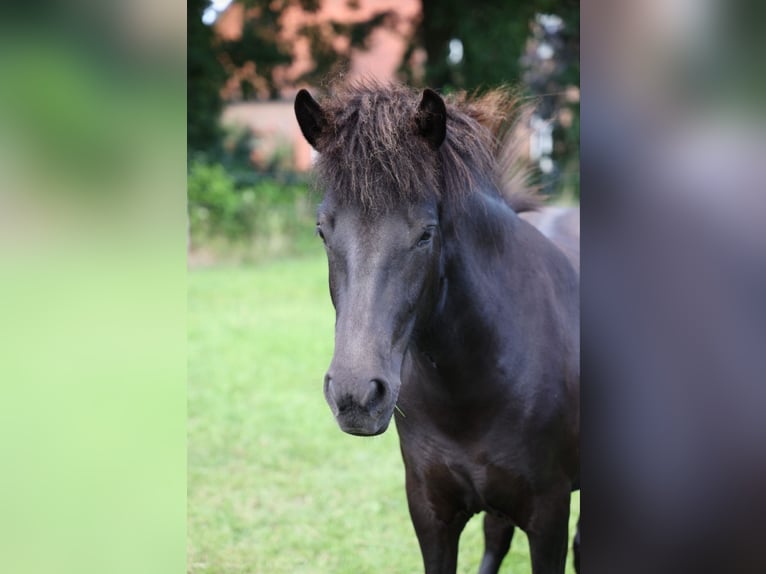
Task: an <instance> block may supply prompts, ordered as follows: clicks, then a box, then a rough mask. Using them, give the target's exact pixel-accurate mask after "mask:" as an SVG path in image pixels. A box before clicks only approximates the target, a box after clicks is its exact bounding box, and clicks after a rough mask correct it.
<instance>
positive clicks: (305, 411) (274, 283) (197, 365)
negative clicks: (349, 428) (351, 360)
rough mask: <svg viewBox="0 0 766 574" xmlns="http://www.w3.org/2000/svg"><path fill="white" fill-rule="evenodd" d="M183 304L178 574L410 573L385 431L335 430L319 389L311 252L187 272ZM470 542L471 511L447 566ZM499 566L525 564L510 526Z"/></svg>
mask: <svg viewBox="0 0 766 574" xmlns="http://www.w3.org/2000/svg"><path fill="white" fill-rule="evenodd" d="M188 307H189V311H188V333H189V335H188V338H189V346H188V355H189V384H188V570H189V572H194V573H238V574H240V573H243V572H258V573H277V574H278V573H286V574H287V573H290V574H292V573H304V572H305V573H317V574H335V573H347V574H363V573H375V574H379V573H417V572H422V565H421V558H420V551H419V549H418V545H417V541H416V539H415V533H414V531H413V529H412V526H411V524H410V519H409V515H408V513H407V505H406V500H405V494H404V470H403V467H402V462H401V458H400V455H399V445H398V440H397V436H396V431H395V430H394V426H393V425H392V426H391V430H389V431H388V432H386V433H385V434H383V435H382V436H379V437H374V438H357V437H352V436H349V435H346V434H344V433H342V432H341V431H340V430H339V429H338V428H337V426H336V424H335V422H334V420H333V418H332V415H331V414H330V410H329V408H328V407H327V405H326V403H325V402H324V397H323V396H322V376H323V375H324V372H325V369H326V368H327V365H328V364H329V361H330V358H331V355H332V341H333V317H334V315H333V310H332V305H331V303H330V298H329V295H328V293H327V270H326V263H325V260H324V256H323V255H319V256H312V257H308V258H305V259H294V260H286V261H279V262H275V263H269V264H264V265H262V266H259V267H255V268H229V269H205V270H195V271H190V272H189V302H188ZM573 510H574V512H575V515H573V516H572V519H571V528H573V526H574V523H575V521H576V513H577V512H578V511H579V495H576V496H575V498H574V501H573ZM571 531H572V532H573V530H571ZM482 547H483V543H482V540H481V519H480V517H478V516H476V517H474V518H473V520H472V521H471V522H470V523H469V524H468V526H467V527H466V530H465V532H464V533H463V537H462V538H461V545H460V564H459V568H458V571H459V572H461V573H462V572H466V573H467V572H475V571H476V570H477V569H478V564H479V561H480V558H481V552H482ZM567 568H568V572H571V571H572V569H571V557H570V559H568V565H567ZM502 571H503V572H517V573H527V572H529V571H530V568H529V559H528V552H527V543H526V539H525V537H524V535H523V533H520V532H519V533H518V534H517V535H516V538H515V540H514V543H513V546H512V548H511V552H510V553H509V555H508V557H507V558H506V560H505V562H504V568H503V570H502Z"/></svg>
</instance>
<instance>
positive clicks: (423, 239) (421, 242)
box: [418, 227, 434, 247]
mask: <svg viewBox="0 0 766 574" xmlns="http://www.w3.org/2000/svg"><path fill="white" fill-rule="evenodd" d="M433 236H434V230H433V228H431V227H429V228H428V229H426V230H425V231H424V232H423V235H421V236H420V239H418V246H420V247H423V246H425V245H427V244H428V243H429V242H430V241H431V239H432V238H433Z"/></svg>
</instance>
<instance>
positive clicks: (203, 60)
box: [186, 0, 226, 151]
mask: <svg viewBox="0 0 766 574" xmlns="http://www.w3.org/2000/svg"><path fill="white" fill-rule="evenodd" d="M209 3H210V2H209V0H187V18H186V35H187V56H186V82H187V91H186V137H187V146H188V148H189V150H192V151H205V150H209V149H211V148H213V147H214V146H215V145H217V143H218V141H219V138H220V136H221V132H220V128H219V125H218V120H219V116H220V113H221V107H222V105H223V102H222V101H221V96H220V94H219V91H220V89H221V86H222V85H223V83H224V82H225V81H226V73H225V71H224V69H223V66H221V63H220V62H219V60H218V54H217V52H216V50H215V48H214V45H213V39H214V38H213V30H212V29H211V28H210V27H209V26H205V25H204V24H203V23H202V13H203V11H204V10H205V8H206V7H207V6H208V4H209Z"/></svg>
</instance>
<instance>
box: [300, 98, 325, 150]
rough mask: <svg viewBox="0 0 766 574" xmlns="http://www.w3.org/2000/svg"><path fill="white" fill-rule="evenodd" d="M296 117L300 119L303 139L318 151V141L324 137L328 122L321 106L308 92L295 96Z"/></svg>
mask: <svg viewBox="0 0 766 574" xmlns="http://www.w3.org/2000/svg"><path fill="white" fill-rule="evenodd" d="M295 117H296V118H297V119H298V125H299V126H300V127H301V132H303V137H305V138H306V141H307V142H309V143H310V144H311V146H312V147H313V148H314V149H316V147H317V140H318V139H319V136H320V135H322V130H323V129H324V127H325V124H326V121H325V116H324V112H323V111H322V108H321V106H320V105H319V104H318V103H317V102H316V100H315V99H314V98H312V97H311V94H309V93H308V92H307V91H306V90H301V91H300V92H298V95H297V96H295Z"/></svg>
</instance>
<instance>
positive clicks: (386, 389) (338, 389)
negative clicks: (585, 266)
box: [295, 90, 446, 435]
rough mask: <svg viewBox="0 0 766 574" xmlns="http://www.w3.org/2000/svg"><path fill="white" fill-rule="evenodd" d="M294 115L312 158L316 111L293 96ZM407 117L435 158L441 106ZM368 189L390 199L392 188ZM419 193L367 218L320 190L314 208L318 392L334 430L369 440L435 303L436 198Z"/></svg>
mask: <svg viewBox="0 0 766 574" xmlns="http://www.w3.org/2000/svg"><path fill="white" fill-rule="evenodd" d="M295 108H296V115H297V117H298V122H299V124H300V127H301V130H302V132H303V134H304V136H305V137H306V139H307V140H308V141H309V143H311V144H312V145H313V146H314V147H316V148H318V151H319V152H320V154H321V153H322V146H321V137H322V130H323V128H325V127H326V118H325V117H324V112H323V110H322V109H321V107H320V106H319V104H317V103H316V102H315V101H314V100H313V99H311V96H309V95H308V93H307V92H301V93H299V95H298V98H297V99H296V104H295ZM413 120H414V124H413V126H414V128H415V129H414V130H413V135H412V137H424V138H426V140H427V141H428V143H430V144H431V149H432V150H433V152H434V153H435V150H436V148H438V147H439V145H440V144H441V143H442V141H443V140H444V137H445V133H446V108H445V106H444V102H443V101H442V100H441V98H439V96H438V95H436V94H435V93H434V92H431V91H430V90H429V91H426V92H425V93H424V96H423V100H422V102H421V104H420V106H419V107H418V109H417V111H416V113H415V115H414V117H413ZM418 132H419V133H418ZM317 142H320V145H317ZM377 191H378V192H382V193H391V194H392V195H394V192H395V191H396V190H385V189H381V190H377ZM425 191H426V193H422V194H420V195H419V197H421V199H418V200H417V201H407V202H401V203H400V204H399V205H395V206H393V207H392V206H388V207H387V208H386V209H385V210H381V211H379V212H376V213H375V214H374V215H373V214H371V213H370V212H369V211H366V210H365V209H363V207H362V205H361V204H360V203H355V202H353V201H351V202H349V201H338V200H337V195H338V194H337V193H335V192H334V190H333V189H326V190H325V196H324V200H323V201H322V204H321V205H320V207H319V211H318V217H317V234H318V235H319V236H320V237H321V238H322V240H323V241H324V244H325V247H326V250H327V259H328V262H329V278H330V294H331V297H332V302H333V305H334V306H335V311H336V321H335V352H334V354H333V358H332V362H331V363H330V368H329V369H328V371H327V374H326V375H325V379H324V395H325V398H326V399H327V403H328V404H329V405H330V408H331V409H332V412H333V414H334V415H335V418H336V419H337V421H338V425H339V426H340V428H341V429H342V430H343V431H345V432H347V433H350V434H355V435H376V434H380V433H382V432H384V431H385V430H386V429H387V428H388V425H389V423H390V421H391V417H392V415H393V412H394V408H395V406H396V399H397V396H398V394H399V388H400V386H401V370H402V363H403V360H404V356H405V353H406V351H407V348H408V346H409V345H410V341H411V338H412V335H413V332H415V331H416V329H417V328H418V325H419V324H422V322H423V321H425V319H427V317H428V315H429V313H430V312H431V310H432V309H433V307H434V305H435V304H436V302H437V299H438V291H439V284H440V265H441V263H440V261H441V234H440V230H439V219H438V203H437V199H436V197H437V194H436V193H428V191H434V192H435V190H425Z"/></svg>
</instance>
